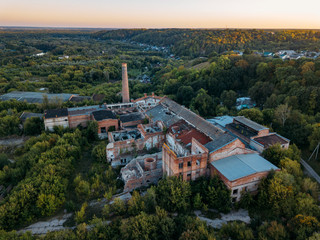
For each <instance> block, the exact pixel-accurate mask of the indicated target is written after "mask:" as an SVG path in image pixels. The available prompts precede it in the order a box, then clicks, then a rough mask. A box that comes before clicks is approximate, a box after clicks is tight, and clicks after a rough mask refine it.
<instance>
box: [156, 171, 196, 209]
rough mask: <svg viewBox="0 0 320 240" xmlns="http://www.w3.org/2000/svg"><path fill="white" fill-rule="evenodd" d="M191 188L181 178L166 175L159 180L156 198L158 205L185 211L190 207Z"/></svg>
mask: <svg viewBox="0 0 320 240" xmlns="http://www.w3.org/2000/svg"><path fill="white" fill-rule="evenodd" d="M190 197H191V188H190V184H189V182H186V181H183V180H182V179H181V178H177V177H168V178H164V179H162V180H160V181H159V183H158V187H157V200H158V203H159V205H160V207H162V208H164V209H167V210H168V211H171V212H175V211H179V212H185V211H187V209H189V207H190Z"/></svg>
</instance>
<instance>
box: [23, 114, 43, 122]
mask: <svg viewBox="0 0 320 240" xmlns="http://www.w3.org/2000/svg"><path fill="white" fill-rule="evenodd" d="M32 117H37V118H42V117H43V114H42V113H30V112H23V113H22V114H21V116H20V119H21V121H23V122H24V121H25V120H27V119H28V118H32Z"/></svg>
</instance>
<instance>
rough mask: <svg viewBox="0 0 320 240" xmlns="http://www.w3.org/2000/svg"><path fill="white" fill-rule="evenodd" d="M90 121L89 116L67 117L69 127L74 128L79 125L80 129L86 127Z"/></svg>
mask: <svg viewBox="0 0 320 240" xmlns="http://www.w3.org/2000/svg"><path fill="white" fill-rule="evenodd" d="M89 121H91V118H90V115H89V114H88V115H76V116H72V115H71V116H70V115H69V127H70V128H76V127H78V126H79V125H81V126H82V127H87V124H88V122H89Z"/></svg>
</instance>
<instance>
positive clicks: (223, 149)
mask: <svg viewBox="0 0 320 240" xmlns="http://www.w3.org/2000/svg"><path fill="white" fill-rule="evenodd" d="M126 67H127V65H126V64H123V65H122V75H123V79H122V84H123V94H122V95H123V102H122V103H118V104H103V105H96V106H85V107H80V108H68V109H59V110H48V111H46V112H45V115H44V121H45V127H46V128H47V129H49V130H53V128H54V126H62V127H70V128H75V127H77V126H79V125H80V126H83V127H85V126H87V123H88V122H89V121H97V123H98V127H99V128H98V131H99V132H98V133H99V136H100V137H101V138H108V144H107V146H106V158H107V159H106V160H107V161H108V162H109V163H110V164H111V166H112V167H121V168H122V169H121V176H122V179H123V181H124V184H125V185H124V189H125V191H132V190H133V189H135V188H139V187H142V186H148V185H149V184H151V183H153V184H155V183H157V182H158V180H159V179H160V178H161V177H163V176H177V177H181V178H182V179H183V180H185V181H192V180H196V179H197V178H199V177H201V176H213V175H217V176H219V177H220V178H221V180H222V181H223V182H224V184H225V185H226V186H227V187H228V188H229V189H230V190H231V194H232V199H233V201H239V199H240V197H241V192H243V191H249V192H254V191H256V190H257V186H258V183H259V181H260V180H261V178H263V177H266V176H267V175H268V173H269V172H270V171H271V170H276V171H277V170H279V169H278V168H277V167H276V166H274V165H273V164H271V163H270V162H268V161H267V160H266V159H264V158H263V157H261V156H260V155H259V154H260V153H261V152H262V151H263V150H265V149H266V148H268V147H270V146H272V145H274V144H280V145H281V146H282V147H283V148H288V146H289V143H290V141H289V140H288V139H286V138H284V137H282V136H280V135H278V134H277V133H272V132H270V131H269V128H267V127H265V126H262V125H260V124H258V123H255V122H253V121H251V120H250V119H247V118H245V117H243V116H238V117H231V116H223V117H217V118H214V119H209V120H205V119H204V118H202V117H201V116H199V115H197V114H196V113H194V112H192V111H191V110H190V109H188V108H186V107H184V106H181V105H180V104H178V103H176V102H175V101H173V100H171V99H169V98H168V97H158V96H155V95H154V94H153V93H152V94H151V95H150V96H148V95H146V94H145V95H144V97H142V98H139V99H136V100H131V101H129V100H128V98H129V89H128V77H127V69H126Z"/></svg>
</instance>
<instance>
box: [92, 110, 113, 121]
mask: <svg viewBox="0 0 320 240" xmlns="http://www.w3.org/2000/svg"><path fill="white" fill-rule="evenodd" d="M92 115H93V117H94V119H95V120H96V121H102V120H104V119H117V118H116V116H115V115H114V113H113V112H112V111H110V110H98V111H94V112H92Z"/></svg>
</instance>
